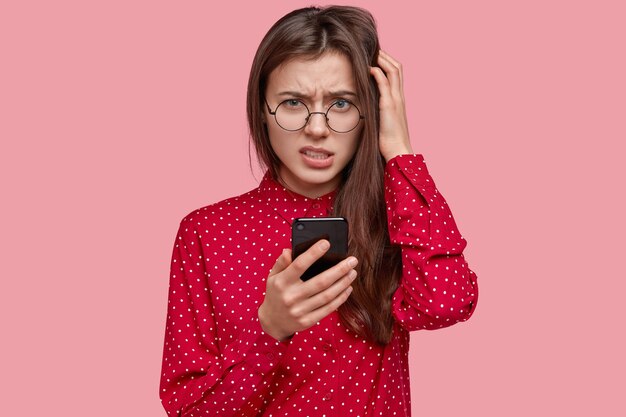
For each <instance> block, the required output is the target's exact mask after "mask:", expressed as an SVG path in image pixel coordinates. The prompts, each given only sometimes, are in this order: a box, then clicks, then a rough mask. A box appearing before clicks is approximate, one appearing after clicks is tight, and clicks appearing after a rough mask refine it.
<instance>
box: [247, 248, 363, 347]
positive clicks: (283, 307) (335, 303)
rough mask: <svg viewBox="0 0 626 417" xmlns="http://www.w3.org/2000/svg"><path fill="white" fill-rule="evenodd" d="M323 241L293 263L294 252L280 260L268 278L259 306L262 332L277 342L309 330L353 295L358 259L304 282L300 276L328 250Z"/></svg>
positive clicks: (351, 258) (287, 252) (286, 252)
mask: <svg viewBox="0 0 626 417" xmlns="http://www.w3.org/2000/svg"><path fill="white" fill-rule="evenodd" d="M329 247H330V244H329V243H328V241H327V240H320V241H319V242H317V243H316V244H315V245H313V246H311V247H310V248H309V249H308V250H307V251H306V252H304V253H303V254H301V255H300V256H298V257H297V258H296V259H295V260H294V261H293V262H292V260H291V250H289V249H285V250H283V253H282V254H281V255H280V256H279V257H278V260H276V263H275V264H274V267H273V268H272V270H271V271H270V275H269V277H268V278H267V286H266V291H265V299H264V300H263V303H262V304H261V306H260V307H259V321H260V323H261V327H262V328H263V330H264V331H265V332H266V333H267V334H269V335H270V336H272V337H273V338H274V339H276V340H285V339H287V338H289V337H290V336H292V335H293V334H294V333H295V332H298V331H302V330H305V329H308V328H309V327H311V326H313V325H314V324H315V323H317V322H318V321H320V320H322V319H323V318H324V317H326V316H327V315H329V314H330V313H332V312H333V311H335V310H336V309H337V308H339V306H340V305H341V304H343V303H344V302H345V301H346V300H347V299H348V296H350V293H351V292H352V287H351V286H350V284H352V282H353V281H354V279H355V278H356V271H355V270H354V267H355V266H356V265H357V262H358V261H357V259H356V258H355V257H354V256H350V257H348V258H346V259H344V260H343V261H341V262H339V263H338V264H337V265H335V266H333V267H332V268H329V269H327V270H326V271H324V272H322V273H320V274H318V275H316V276H314V277H313V278H311V279H309V280H307V281H302V280H301V279H300V276H301V275H302V274H303V273H304V271H306V269H307V268H308V267H309V266H311V265H312V264H313V262H315V261H316V260H317V259H319V258H321V257H322V255H323V254H324V253H325V252H326V251H327V250H328V249H329Z"/></svg>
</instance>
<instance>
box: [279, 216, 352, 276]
mask: <svg viewBox="0 0 626 417" xmlns="http://www.w3.org/2000/svg"><path fill="white" fill-rule="evenodd" d="M321 239H326V240H328V241H329V242H330V248H329V249H328V251H327V252H326V253H325V254H324V256H322V257H321V258H320V259H318V260H317V261H315V263H313V265H311V266H310V267H309V268H308V269H307V270H306V271H305V272H304V274H303V275H302V276H301V277H300V279H302V280H303V281H306V280H308V279H310V278H313V277H314V276H315V275H317V274H319V273H321V272H324V271H325V270H327V269H328V268H330V267H331V266H334V265H336V264H338V263H339V262H341V261H342V260H343V259H345V258H346V257H347V256H348V221H347V220H346V219H345V218H343V217H300V218H298V219H295V220H294V221H293V224H292V225H291V250H292V252H291V259H296V258H297V257H298V255H300V254H302V253H303V252H306V250H307V249H309V248H310V247H311V246H313V245H314V244H315V243H316V242H317V241H319V240H321Z"/></svg>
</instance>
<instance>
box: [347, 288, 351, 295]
mask: <svg viewBox="0 0 626 417" xmlns="http://www.w3.org/2000/svg"><path fill="white" fill-rule="evenodd" d="M346 294H348V295H350V294H352V287H348V288H346Z"/></svg>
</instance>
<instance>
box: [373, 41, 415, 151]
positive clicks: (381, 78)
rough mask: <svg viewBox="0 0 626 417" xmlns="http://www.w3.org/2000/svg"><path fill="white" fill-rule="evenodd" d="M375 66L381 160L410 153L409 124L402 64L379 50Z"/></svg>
mask: <svg viewBox="0 0 626 417" xmlns="http://www.w3.org/2000/svg"><path fill="white" fill-rule="evenodd" d="M378 65H379V67H371V68H370V74H372V76H373V77H374V79H375V80H376V84H377V85H378V90H379V92H380V102H379V108H380V127H379V133H378V139H379V142H378V143H379V146H380V153H381V154H382V155H383V157H384V158H385V161H389V160H390V159H392V158H394V157H396V156H398V155H403V154H412V153H413V148H412V147H411V141H410V139H409V126H408V123H407V119H406V110H405V105H404V86H403V80H402V65H401V64H400V63H399V62H398V61H396V60H395V59H393V58H392V57H391V56H390V55H388V54H387V53H386V52H384V51H383V50H380V51H379V53H378Z"/></svg>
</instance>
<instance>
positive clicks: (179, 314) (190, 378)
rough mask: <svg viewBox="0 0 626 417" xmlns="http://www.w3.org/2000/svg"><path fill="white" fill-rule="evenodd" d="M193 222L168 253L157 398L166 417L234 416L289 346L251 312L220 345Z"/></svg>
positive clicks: (254, 394)
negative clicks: (231, 336)
mask: <svg viewBox="0 0 626 417" xmlns="http://www.w3.org/2000/svg"><path fill="white" fill-rule="evenodd" d="M193 224H194V222H193V221H191V220H190V219H188V218H185V219H183V221H182V222H181V224H180V228H179V231H178V234H177V236H176V242H175V244H174V250H173V254H172V263H171V274H170V286H169V297H168V309H167V321H166V328H165V343H164V349H163V362H162V372H161V383H160V398H161V402H162V404H163V407H164V408H165V410H166V411H167V414H168V415H169V416H198V415H203V416H205V415H211V416H234V415H239V414H240V413H241V412H242V410H244V409H246V407H252V408H254V406H253V405H252V404H251V403H250V400H251V398H253V397H254V398H257V397H259V396H260V394H259V393H260V390H261V389H262V385H263V384H262V382H263V379H264V378H265V377H266V376H267V374H268V373H270V372H271V371H272V370H273V369H274V368H275V367H276V366H277V364H278V362H279V360H280V359H281V357H282V355H283V354H284V352H285V350H286V348H287V345H288V343H287V342H279V341H277V340H275V339H274V338H272V337H271V336H269V335H268V334H267V333H265V332H264V331H263V330H262V328H261V326H260V324H259V321H258V317H257V316H256V314H255V315H254V317H251V318H250V320H249V321H247V322H246V325H245V328H244V329H242V331H241V333H240V334H239V335H237V337H235V338H233V339H232V340H231V341H230V342H229V343H228V344H226V345H224V346H221V345H220V343H219V340H218V335H217V334H218V332H217V329H216V325H215V320H214V318H215V315H214V313H213V305H212V304H211V297H210V288H208V287H209V286H210V282H209V280H208V274H207V272H206V265H205V259H204V257H203V253H202V245H201V242H200V240H199V238H198V234H197V232H196V231H195V229H194V228H193Z"/></svg>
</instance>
